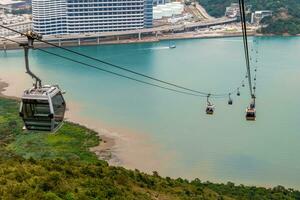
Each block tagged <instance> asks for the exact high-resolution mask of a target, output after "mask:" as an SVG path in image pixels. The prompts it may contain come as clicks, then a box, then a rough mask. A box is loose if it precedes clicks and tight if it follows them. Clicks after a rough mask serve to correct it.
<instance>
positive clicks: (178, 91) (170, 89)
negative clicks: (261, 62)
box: [0, 36, 218, 98]
mask: <svg viewBox="0 0 300 200" xmlns="http://www.w3.org/2000/svg"><path fill="white" fill-rule="evenodd" d="M0 38H3V39H5V40H8V41H11V42H14V43H17V44H22V43H20V42H17V41H15V40H12V39H9V38H6V37H2V36H0ZM34 49H36V50H39V51H42V52H44V53H47V54H50V55H54V56H57V57H60V58H63V59H66V60H69V61H72V62H75V63H78V64H81V65H84V66H87V67H91V68H94V69H97V70H100V71H103V72H106V73H109V74H113V75H116V76H119V77H123V78H126V79H130V80H132V81H136V82H139V83H143V84H146V85H150V86H154V87H157V88H161V89H165V90H169V91H173V92H177V93H181V94H186V95H190V96H196V97H203V98H207V95H206V96H204V95H199V94H194V93H189V92H184V91H180V90H176V89H173V88H168V87H164V86H161V85H157V84H154V83H149V82H146V81H143V80H139V79H136V78H132V77H129V76H126V75H122V74H119V73H116V72H112V71H109V70H106V69H102V68H100V67H97V66H94V65H90V64H87V63H84V62H81V61H77V60H74V59H71V58H68V57H66V56H62V55H59V54H56V53H52V52H50V51H47V50H44V49H40V48H34ZM215 98H218V97H215Z"/></svg>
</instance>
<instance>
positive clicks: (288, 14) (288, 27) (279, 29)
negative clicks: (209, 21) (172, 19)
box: [198, 0, 300, 35]
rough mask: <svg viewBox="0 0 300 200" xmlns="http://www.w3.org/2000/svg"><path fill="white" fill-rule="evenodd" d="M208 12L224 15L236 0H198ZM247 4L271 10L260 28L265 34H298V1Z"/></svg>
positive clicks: (250, 1)
mask: <svg viewBox="0 0 300 200" xmlns="http://www.w3.org/2000/svg"><path fill="white" fill-rule="evenodd" d="M198 1H199V2H200V4H202V5H203V6H204V7H205V8H206V9H207V12H208V13H209V14H211V15H212V16H215V17H220V16H224V13H225V8H226V7H227V6H229V5H230V4H231V3H237V2H238V1H237V0H198ZM245 3H246V4H247V5H251V6H252V11H255V10H272V11H273V13H274V16H273V17H272V18H269V19H265V20H264V22H263V23H264V24H268V26H267V27H265V28H263V29H262V32H263V33H267V34H292V35H295V34H299V33H300V2H299V1H298V0H279V1H278V0H247V1H245Z"/></svg>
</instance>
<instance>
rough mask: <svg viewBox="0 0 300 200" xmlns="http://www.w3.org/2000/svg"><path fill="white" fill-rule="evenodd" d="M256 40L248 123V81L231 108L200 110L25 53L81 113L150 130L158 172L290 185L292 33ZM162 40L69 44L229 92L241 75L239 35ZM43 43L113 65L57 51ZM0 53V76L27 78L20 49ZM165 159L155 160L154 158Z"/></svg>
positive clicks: (299, 47)
mask: <svg viewBox="0 0 300 200" xmlns="http://www.w3.org/2000/svg"><path fill="white" fill-rule="evenodd" d="M250 40H252V38H251V39H250ZM258 40H259V44H258V49H259V55H258V61H259V63H258V64H259V65H258V67H259V68H258V74H257V97H258V98H257V115H258V117H257V121H256V122H247V121H245V119H244V111H245V108H246V106H247V104H248V103H249V92H248V90H247V87H246V88H243V89H241V94H242V95H241V97H236V96H233V97H234V99H233V101H234V104H233V106H228V105H227V99H217V100H214V103H215V104H216V106H217V108H216V113H215V115H214V116H206V115H205V113H204V110H205V104H206V99H202V98H197V97H192V96H186V95H181V94H176V93H173V92H169V91H165V90H162V89H157V88H153V87H150V86H145V85H142V84H139V83H136V82H133V81H130V80H126V79H122V78H118V77H115V76H113V75H110V74H106V73H103V72H100V71H97V70H94V69H89V68H86V67H84V66H80V65H79V64H74V63H71V62H69V61H65V60H62V59H60V58H56V57H53V56H51V55H47V54H45V53H43V52H39V51H34V52H32V53H31V55H30V62H31V64H32V69H33V70H34V71H35V72H36V73H37V74H39V75H40V77H41V78H42V79H43V80H44V82H45V83H58V84H59V85H60V86H61V87H62V88H63V89H64V90H66V91H67V95H66V97H67V100H69V101H75V102H77V103H79V104H80V109H81V110H80V114H81V116H82V117H83V118H84V117H89V118H94V119H95V120H99V121H101V122H103V123H105V124H107V125H109V126H112V127H121V128H124V129H127V130H132V131H134V132H135V133H139V134H144V135H147V137H149V138H151V142H152V143H155V144H157V145H158V146H159V149H157V150H158V151H161V152H162V153H165V155H167V156H169V157H170V164H169V165H168V167H167V169H165V168H164V169H163V168H162V167H160V166H159V165H158V166H156V169H155V170H158V171H160V173H161V174H162V175H168V176H173V177H177V176H182V177H187V178H195V177H199V178H200V179H202V180H211V181H222V182H226V181H234V182H237V183H243V184H259V185H263V186H272V185H278V184H282V185H285V186H291V187H296V188H298V189H299V188H300V173H299V171H300V159H299V152H300V145H299V141H300V123H299V121H300V115H299V113H300V112H299V100H300V93H299V83H300V79H299V77H300V65H299V63H300V57H299V52H300V38H298V37H272V38H271V37H263V38H259V39H258ZM168 44H169V43H168V42H159V43H145V44H129V45H105V46H89V47H73V48H72V49H73V50H76V51H80V52H82V53H85V54H88V55H90V56H94V57H97V58H100V59H104V60H106V61H109V62H113V63H115V64H120V65H124V66H125V67H127V68H129V69H131V70H136V71H138V72H141V73H144V74H148V75H150V76H154V77H157V78H160V79H164V80H167V81H171V82H174V83H177V84H181V85H183V86H186V87H189V88H193V89H198V90H204V91H208V92H221V93H224V92H225V93H227V92H228V91H230V90H234V89H235V88H236V87H238V86H239V85H240V82H241V80H242V79H243V77H244V75H245V61H244V54H243V51H242V47H243V46H242V40H241V38H227V39H224V38H220V39H197V40H181V41H177V42H176V45H177V48H176V49H168V48H167V46H168ZM250 45H251V46H253V43H252V42H250ZM254 48H256V47H254ZM48 50H49V51H52V52H55V53H59V54H61V55H65V56H71V57H72V58H74V59H79V60H80V61H84V62H89V63H90V64H95V65H98V66H100V67H104V68H106V69H111V70H114V71H116V72H120V70H116V69H112V68H110V67H108V66H105V65H102V64H99V63H96V62H94V61H88V60H87V59H83V58H79V57H78V56H74V55H71V54H69V53H66V52H63V51H61V50H58V49H48ZM0 56H1V62H0V77H1V75H2V76H5V75H7V74H9V75H10V77H16V78H20V77H21V78H23V77H25V78H24V80H26V81H27V83H28V80H29V79H28V78H27V77H26V75H25V74H22V73H24V66H23V53H22V51H21V50H15V51H8V52H7V53H6V54H5V53H3V52H1V53H0ZM252 56H253V59H254V58H255V56H254V54H253V55H252ZM122 73H124V72H122ZM124 74H126V75H128V74H127V73H124ZM28 86H29V85H27V87H28ZM136 151H139V149H136ZM149 159H151V157H149ZM166 161H168V159H166V160H165V159H162V160H159V162H161V165H164V164H163V163H164V162H166Z"/></svg>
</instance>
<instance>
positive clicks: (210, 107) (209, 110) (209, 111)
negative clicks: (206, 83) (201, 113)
mask: <svg viewBox="0 0 300 200" xmlns="http://www.w3.org/2000/svg"><path fill="white" fill-rule="evenodd" d="M205 111H206V114H208V115H213V114H214V111H215V105H214V104H210V103H209V104H207V107H206V110H205Z"/></svg>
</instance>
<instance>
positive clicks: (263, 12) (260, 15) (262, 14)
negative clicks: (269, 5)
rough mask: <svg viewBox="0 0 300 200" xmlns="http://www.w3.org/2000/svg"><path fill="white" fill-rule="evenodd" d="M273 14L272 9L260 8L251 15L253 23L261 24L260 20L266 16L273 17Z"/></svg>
mask: <svg viewBox="0 0 300 200" xmlns="http://www.w3.org/2000/svg"><path fill="white" fill-rule="evenodd" d="M271 16H273V12H272V11H271V10H259V11H255V12H254V13H252V15H251V23H253V24H255V23H256V24H259V23H260V21H261V20H262V19H263V18H265V17H271Z"/></svg>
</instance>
